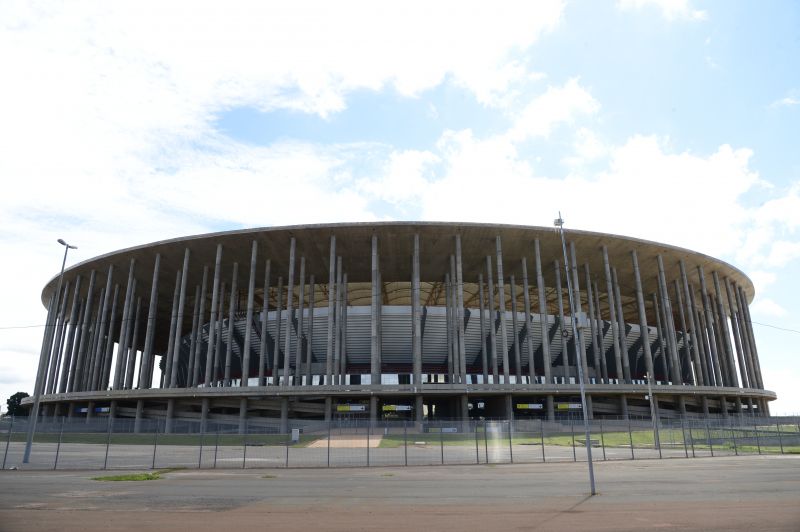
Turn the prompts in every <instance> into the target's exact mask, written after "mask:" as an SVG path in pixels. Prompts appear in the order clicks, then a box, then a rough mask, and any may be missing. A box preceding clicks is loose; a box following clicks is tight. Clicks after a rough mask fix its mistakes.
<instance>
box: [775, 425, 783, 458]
mask: <svg viewBox="0 0 800 532" xmlns="http://www.w3.org/2000/svg"><path fill="white" fill-rule="evenodd" d="M775 426H776V427H777V428H778V443H780V445H781V454H783V435H781V422H780V421H776V422H775Z"/></svg>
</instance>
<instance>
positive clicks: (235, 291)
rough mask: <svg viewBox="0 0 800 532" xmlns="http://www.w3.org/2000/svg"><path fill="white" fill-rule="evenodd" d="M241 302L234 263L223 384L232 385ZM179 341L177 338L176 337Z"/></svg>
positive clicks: (236, 264) (235, 263) (236, 265)
mask: <svg viewBox="0 0 800 532" xmlns="http://www.w3.org/2000/svg"><path fill="white" fill-rule="evenodd" d="M238 303H239V263H238V262H234V263H233V273H232V275H231V297H230V299H229V300H228V341H227V342H225V344H226V345H225V373H224V375H223V379H222V385H223V386H231V384H232V382H231V364H232V362H233V361H232V360H231V359H232V358H233V342H234V341H235V338H234V331H236V311H237V310H238ZM289 330H290V329H289V328H288V327H287V328H286V336H287V338H288V336H289ZM176 343H177V339H176Z"/></svg>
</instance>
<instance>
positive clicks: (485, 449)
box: [483, 421, 489, 464]
mask: <svg viewBox="0 0 800 532" xmlns="http://www.w3.org/2000/svg"><path fill="white" fill-rule="evenodd" d="M487 432H488V431H487V426H486V421H484V422H483V452H484V453H485V456H486V463H487V464H488V463H489V436H488V434H487Z"/></svg>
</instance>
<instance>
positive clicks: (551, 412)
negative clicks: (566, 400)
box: [545, 395, 556, 421]
mask: <svg viewBox="0 0 800 532" xmlns="http://www.w3.org/2000/svg"><path fill="white" fill-rule="evenodd" d="M545 407H546V408H547V420H548V421H553V420H554V419H555V418H556V406H555V400H554V398H553V396H552V395H548V396H547V397H546V398H545Z"/></svg>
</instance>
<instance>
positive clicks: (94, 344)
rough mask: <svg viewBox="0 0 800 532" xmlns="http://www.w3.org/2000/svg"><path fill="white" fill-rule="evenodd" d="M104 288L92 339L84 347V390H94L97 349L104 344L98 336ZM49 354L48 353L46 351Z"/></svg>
mask: <svg viewBox="0 0 800 532" xmlns="http://www.w3.org/2000/svg"><path fill="white" fill-rule="evenodd" d="M105 294H106V289H105V287H102V288H101V289H100V297H99V298H98V300H97V314H96V315H95V319H94V321H93V323H92V341H91V343H90V344H89V345H88V347H87V349H86V368H85V371H84V374H85V375H84V390H94V387H93V386H92V379H93V377H94V373H95V368H96V365H97V358H96V355H97V349H98V348H99V347H100V346H102V345H104V344H105V342H103V339H102V337H101V336H100V324H101V321H102V319H103V318H102V312H103V301H105ZM48 354H49V353H48Z"/></svg>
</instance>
